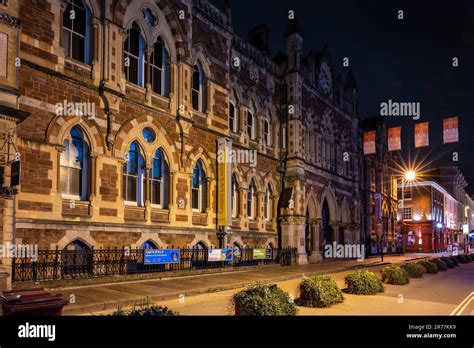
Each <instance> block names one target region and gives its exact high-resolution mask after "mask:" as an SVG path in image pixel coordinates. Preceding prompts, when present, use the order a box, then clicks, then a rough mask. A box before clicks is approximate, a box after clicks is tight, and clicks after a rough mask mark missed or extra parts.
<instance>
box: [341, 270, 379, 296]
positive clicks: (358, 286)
mask: <svg viewBox="0 0 474 348" xmlns="http://www.w3.org/2000/svg"><path fill="white" fill-rule="evenodd" d="M345 281H346V284H347V289H346V291H347V292H348V293H350V294H356V295H374V294H376V293H378V292H383V291H384V290H385V288H384V286H383V283H382V281H381V280H380V278H379V277H377V275H375V274H374V273H372V272H369V271H357V272H352V273H349V274H348V275H347V276H346V278H345Z"/></svg>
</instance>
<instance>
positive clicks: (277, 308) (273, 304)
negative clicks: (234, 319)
mask: <svg viewBox="0 0 474 348" xmlns="http://www.w3.org/2000/svg"><path fill="white" fill-rule="evenodd" d="M233 302H234V305H235V315H253V316H282V315H296V312H297V310H296V306H295V304H294V302H293V300H292V299H291V298H290V296H289V295H288V293H287V292H285V291H283V290H282V289H280V288H279V287H277V286H276V285H275V284H268V285H264V284H256V285H250V286H248V287H246V288H245V289H244V290H242V291H240V292H238V293H236V294H235V295H234V297H233Z"/></svg>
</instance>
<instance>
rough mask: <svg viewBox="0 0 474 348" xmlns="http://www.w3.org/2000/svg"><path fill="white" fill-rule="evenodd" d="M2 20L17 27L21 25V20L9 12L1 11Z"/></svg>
mask: <svg viewBox="0 0 474 348" xmlns="http://www.w3.org/2000/svg"><path fill="white" fill-rule="evenodd" d="M0 1H1V0H0ZM0 22H1V23H4V24H6V25H8V26H9V27H12V28H16V29H20V27H21V21H20V20H19V19H18V18H16V17H13V16H10V15H9V14H8V13H0Z"/></svg>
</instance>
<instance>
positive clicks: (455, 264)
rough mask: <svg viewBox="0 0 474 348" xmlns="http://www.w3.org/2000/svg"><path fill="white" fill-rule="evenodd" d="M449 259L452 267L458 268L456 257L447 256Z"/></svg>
mask: <svg viewBox="0 0 474 348" xmlns="http://www.w3.org/2000/svg"><path fill="white" fill-rule="evenodd" d="M449 259H450V260H451V261H453V264H454V266H459V260H458V259H457V258H456V256H449Z"/></svg>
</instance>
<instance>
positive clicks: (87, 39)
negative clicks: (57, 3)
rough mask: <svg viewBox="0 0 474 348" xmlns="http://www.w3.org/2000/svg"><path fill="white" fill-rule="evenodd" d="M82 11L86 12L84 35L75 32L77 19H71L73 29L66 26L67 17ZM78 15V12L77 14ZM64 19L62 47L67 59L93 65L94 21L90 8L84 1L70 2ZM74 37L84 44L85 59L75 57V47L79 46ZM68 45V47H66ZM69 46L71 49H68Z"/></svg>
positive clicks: (69, 0) (72, 0) (70, 0)
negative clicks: (92, 26) (92, 21)
mask: <svg viewBox="0 0 474 348" xmlns="http://www.w3.org/2000/svg"><path fill="white" fill-rule="evenodd" d="M77 2H80V3H81V4H82V6H83V7H80V6H79V5H78V4H77ZM76 8H77V9H80V10H81V11H84V33H81V32H78V31H75V30H74V21H75V20H77V19H76V18H77V17H76V18H75V19H70V18H69V20H70V21H71V28H68V27H66V25H65V20H64V19H65V17H66V16H69V17H70V13H71V11H77V9H76ZM75 13H77V12H75ZM62 15H63V17H62V33H61V35H62V37H61V41H62V42H61V45H62V47H63V48H64V52H65V54H66V57H67V58H68V59H73V60H75V61H78V62H81V63H83V64H87V65H91V64H92V58H93V57H92V54H93V53H92V50H91V46H92V45H91V44H92V42H91V41H92V35H93V34H92V30H91V20H92V12H91V10H90V8H89V6H88V5H87V4H86V3H85V1H84V0H76V1H74V0H68V2H67V6H66V9H65V10H64V12H63V14H62ZM66 36H68V39H66ZM74 36H77V37H79V38H80V39H82V40H83V41H84V42H83V45H84V47H83V49H84V52H83V53H84V57H83V58H82V59H78V58H76V57H74V56H73V49H74V47H76V46H77V44H76V45H75V44H74V42H75V41H74V40H73V38H74ZM66 43H68V45H66ZM66 46H69V47H66Z"/></svg>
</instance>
